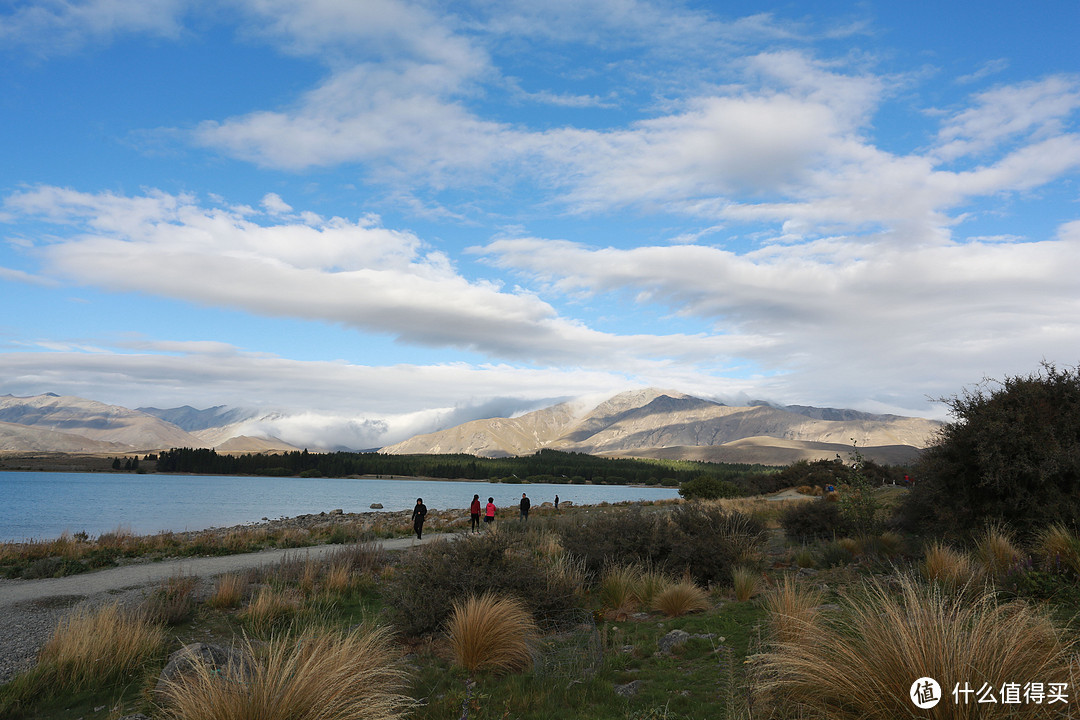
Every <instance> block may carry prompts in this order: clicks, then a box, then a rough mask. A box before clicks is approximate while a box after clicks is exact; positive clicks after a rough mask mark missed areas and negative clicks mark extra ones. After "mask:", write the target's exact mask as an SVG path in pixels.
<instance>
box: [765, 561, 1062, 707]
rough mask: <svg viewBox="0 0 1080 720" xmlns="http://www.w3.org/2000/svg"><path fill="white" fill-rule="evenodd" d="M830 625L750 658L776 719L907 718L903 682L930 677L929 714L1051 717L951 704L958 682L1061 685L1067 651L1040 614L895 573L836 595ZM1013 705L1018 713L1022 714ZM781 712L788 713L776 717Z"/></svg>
mask: <svg viewBox="0 0 1080 720" xmlns="http://www.w3.org/2000/svg"><path fill="white" fill-rule="evenodd" d="M841 603H842V605H843V606H844V607H845V610H844V612H842V613H841V614H840V615H839V616H838V617H837V618H836V619H835V620H834V621H832V622H824V621H818V622H811V623H806V624H805V625H804V626H803V629H802V631H801V633H800V634H799V635H798V636H797V637H794V638H790V639H777V641H776V642H774V643H772V644H771V646H770V647H768V648H767V650H766V651H765V652H763V653H760V654H758V655H757V656H755V657H754V659H753V660H752V663H753V665H754V669H755V681H754V690H755V693H756V695H757V696H758V697H759V698H760V699H762V700H763V701H765V703H766V704H770V705H771V706H772V707H773V708H774V710H778V711H779V712H780V713H781V714H782V716H784V717H790V716H792V715H791V714H790V713H798V715H797V717H802V718H822V719H823V718H836V719H838V720H847V719H849V718H850V719H852V720H854V719H855V718H858V719H859V720H893V719H894V718H900V717H913V712H914V710H913V708H914V706H913V705H912V701H911V698H910V697H909V696H908V693H909V692H910V690H911V685H912V682H913V681H914V680H915V679H917V678H920V677H924V676H928V677H932V678H934V679H935V680H937V681H938V682H939V683H940V685H941V687H942V689H943V691H944V693H945V694H946V698H945V701H944V702H942V703H941V704H939V705H938V706H937V708H936V709H935V710H934V711H933V713H932V714H931V715H928V717H934V718H942V719H951V718H957V719H960V718H964V719H971V720H974V719H975V718H985V719H989V720H993V719H994V718H1006V717H1008V718H1020V717H1023V718H1042V717H1054V716H1055V708H1054V707H1053V706H1047V705H1041V706H1040V705H1035V704H1025V705H1021V706H1016V705H1009V704H1002V703H997V704H988V703H976V702H974V701H972V702H971V703H969V704H963V703H962V702H961V703H956V702H953V701H952V698H950V697H948V696H947V694H948V693H949V692H950V691H951V689H952V688H953V687H955V686H956V684H957V683H959V684H960V686H961V687H963V686H964V683H965V682H966V683H969V684H970V685H973V686H974V688H975V689H976V690H978V688H979V687H980V686H981V685H982V683H988V684H989V685H990V686H992V687H994V688H995V689H1000V688H1001V687H1002V686H1003V685H1004V684H1005V683H1020V684H1023V683H1025V682H1036V681H1037V682H1043V683H1054V682H1066V683H1067V682H1069V679H1070V677H1069V675H1070V662H1071V659H1072V652H1073V647H1072V646H1071V644H1070V643H1069V642H1066V641H1065V640H1063V636H1062V634H1061V633H1060V632H1059V631H1058V630H1057V629H1056V628H1055V627H1054V625H1053V622H1052V621H1051V619H1050V618H1049V616H1048V614H1047V611H1046V610H1044V609H1040V608H1036V607H1033V606H1030V605H1028V604H1026V603H1023V602H1011V603H999V602H998V601H997V599H996V597H995V595H994V593H993V592H992V591H987V592H985V593H982V594H980V595H978V596H977V597H975V598H971V597H965V596H957V595H953V594H950V593H947V592H945V591H944V590H943V589H942V588H940V587H939V586H936V585H924V584H921V583H919V582H918V581H917V580H916V579H915V578H913V577H910V576H907V575H904V576H899V577H895V578H893V579H892V580H891V581H890V580H889V579H884V580H873V581H870V582H868V583H866V584H865V585H859V586H853V587H851V588H849V589H847V590H846V591H844V592H843V593H842V596H841ZM1021 708H1022V710H1021ZM784 713H788V714H784Z"/></svg>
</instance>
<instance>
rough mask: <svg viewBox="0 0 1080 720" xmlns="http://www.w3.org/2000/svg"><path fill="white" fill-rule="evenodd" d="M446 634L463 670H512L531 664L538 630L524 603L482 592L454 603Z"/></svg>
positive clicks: (515, 599) (455, 657)
mask: <svg viewBox="0 0 1080 720" xmlns="http://www.w3.org/2000/svg"><path fill="white" fill-rule="evenodd" d="M446 634H447V637H448V639H449V641H450V648H451V650H452V651H453V653H454V661H455V662H456V663H457V664H458V665H460V666H461V667H463V668H465V669H466V670H468V671H470V672H474V671H476V670H479V669H482V668H483V669H488V670H494V671H497V672H513V671H517V670H523V669H525V668H527V667H529V666H530V665H531V664H532V649H533V647H534V646H535V644H536V640H537V636H538V630H537V626H536V622H535V621H534V620H533V617H532V614H531V613H530V612H529V610H528V608H526V607H525V603H523V602H521V601H520V600H518V599H517V598H513V597H499V596H498V595H495V594H493V593H484V594H482V595H479V596H471V597H469V598H468V599H466V600H465V601H464V602H459V603H454V610H453V612H452V613H451V615H450V619H449V621H448V622H447V626H446Z"/></svg>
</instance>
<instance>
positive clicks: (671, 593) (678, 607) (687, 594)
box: [652, 578, 711, 617]
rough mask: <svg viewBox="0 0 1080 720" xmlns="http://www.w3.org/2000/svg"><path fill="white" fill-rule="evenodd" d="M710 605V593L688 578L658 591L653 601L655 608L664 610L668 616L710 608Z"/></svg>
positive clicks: (659, 610)
mask: <svg viewBox="0 0 1080 720" xmlns="http://www.w3.org/2000/svg"><path fill="white" fill-rule="evenodd" d="M709 607H711V603H710V602H709V593H707V592H705V591H704V590H702V589H701V588H699V587H698V586H697V585H695V584H694V582H693V581H692V580H689V579H686V578H684V579H682V580H679V581H678V582H674V583H672V584H671V585H669V586H668V587H667V588H665V589H664V590H663V591H661V592H660V593H658V594H657V595H656V597H655V598H653V603H652V608H653V610H656V611H657V612H662V613H664V614H665V615H667V616H668V617H679V616H681V615H686V614H688V613H692V612H700V611H702V610H708V609H709Z"/></svg>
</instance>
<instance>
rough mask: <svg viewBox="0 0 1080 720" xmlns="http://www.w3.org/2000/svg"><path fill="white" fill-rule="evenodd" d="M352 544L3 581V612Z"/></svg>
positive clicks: (397, 545) (405, 541)
mask: <svg viewBox="0 0 1080 720" xmlns="http://www.w3.org/2000/svg"><path fill="white" fill-rule="evenodd" d="M460 535H461V533H431V534H428V535H425V536H424V539H423V540H417V539H416V538H414V537H407V538H392V539H389V540H380V541H378V544H379V545H381V546H382V547H383V549H384V550H405V549H408V548H411V547H415V546H417V545H424V544H426V543H429V542H433V541H435V540H439V539H453V538H455V537H459V536H460ZM344 547H349V546H348V545H314V546H311V547H299V548H287V549H272V550H261V551H259V552H254V553H243V554H240V555H220V556H214V557H194V558H177V559H175V560H162V561H160V562H152V561H150V562H143V563H137V564H134V565H125V566H123V567H116V568H108V569H105V570H98V571H96V572H88V573H80V574H78V575H69V576H67V577H61V578H45V579H41V580H3V581H0V608H5V607H9V606H11V605H16V604H18V603H24V602H30V601H35V600H45V599H48V598H55V597H67V598H70V597H73V596H74V597H78V596H89V595H96V594H98V593H103V592H118V591H121V590H127V589H130V588H135V587H142V586H144V585H150V584H154V583H159V582H161V581H163V580H166V579H167V578H170V577H173V576H175V575H192V576H197V577H201V578H210V577H214V576H215V575H221V574H224V573H230V572H241V571H244V570H251V569H254V568H258V567H263V566H266V565H275V564H277V563H279V562H281V561H282V560H283V559H284V558H286V557H289V558H305V557H310V558H312V559H318V558H321V557H323V556H324V555H328V554H330V553H333V552H335V551H337V550H340V549H341V548H344Z"/></svg>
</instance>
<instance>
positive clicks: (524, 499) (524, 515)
mask: <svg viewBox="0 0 1080 720" xmlns="http://www.w3.org/2000/svg"><path fill="white" fill-rule="evenodd" d="M531 507H532V503H531V502H529V498H528V496H527V495H526V494H525V493H521V503H520V504H519V505H518V508H519V509H520V510H521V519H522V520H528V519H529V508H531Z"/></svg>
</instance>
